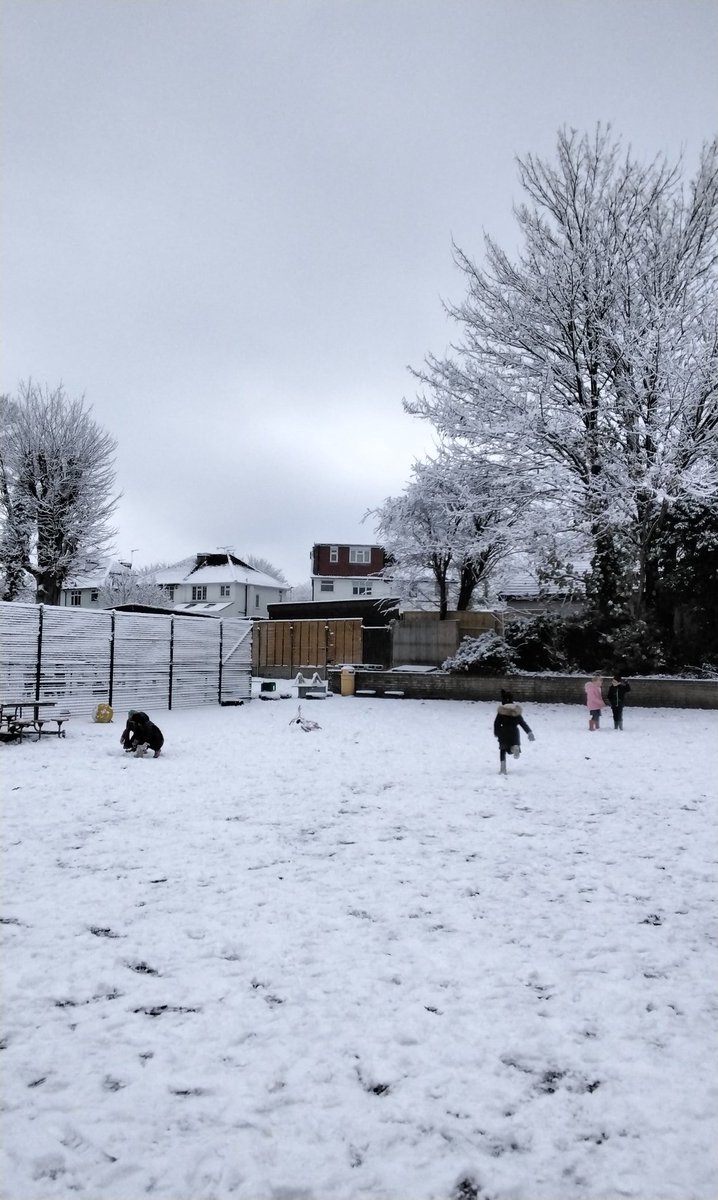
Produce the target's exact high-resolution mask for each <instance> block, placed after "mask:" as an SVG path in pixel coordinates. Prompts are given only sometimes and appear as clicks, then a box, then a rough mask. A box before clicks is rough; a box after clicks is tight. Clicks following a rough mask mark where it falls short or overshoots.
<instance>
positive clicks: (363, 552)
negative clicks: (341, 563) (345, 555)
mask: <svg viewBox="0 0 718 1200" xmlns="http://www.w3.org/2000/svg"><path fill="white" fill-rule="evenodd" d="M349 562H350V563H370V562H371V547H370V546H350V547H349Z"/></svg>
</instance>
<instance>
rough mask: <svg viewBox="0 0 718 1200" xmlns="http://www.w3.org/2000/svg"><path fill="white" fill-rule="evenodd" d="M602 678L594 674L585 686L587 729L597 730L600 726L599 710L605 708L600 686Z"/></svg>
mask: <svg viewBox="0 0 718 1200" xmlns="http://www.w3.org/2000/svg"><path fill="white" fill-rule="evenodd" d="M602 683H603V678H602V677H601V676H600V675H598V674H596V675H594V676H593V678H592V679H590V680H589V681H588V683H587V684H586V685H585V689H584V690H585V692H586V706H587V708H588V728H589V729H590V730H594V729H599V728H600V726H601V709H602V708H604V707H605V704H606V702H605V700H604V699H603V692H602V691H601V685H602Z"/></svg>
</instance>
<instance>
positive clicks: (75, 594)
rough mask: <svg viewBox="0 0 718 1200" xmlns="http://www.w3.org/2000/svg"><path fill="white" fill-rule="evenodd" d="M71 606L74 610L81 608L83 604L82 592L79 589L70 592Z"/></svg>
mask: <svg viewBox="0 0 718 1200" xmlns="http://www.w3.org/2000/svg"><path fill="white" fill-rule="evenodd" d="M70 604H71V605H72V606H73V607H74V608H79V607H80V605H81V604H82V592H81V591H80V589H79V588H74V589H73V590H72V591H71V592H70Z"/></svg>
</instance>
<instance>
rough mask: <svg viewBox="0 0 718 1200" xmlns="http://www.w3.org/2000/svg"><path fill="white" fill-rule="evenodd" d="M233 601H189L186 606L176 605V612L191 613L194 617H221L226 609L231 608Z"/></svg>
mask: <svg viewBox="0 0 718 1200" xmlns="http://www.w3.org/2000/svg"><path fill="white" fill-rule="evenodd" d="M231 607H232V601H231V600H188V601H187V602H186V603H184V604H175V606H174V611H175V612H178V613H179V612H183V613H187V612H191V613H192V614H193V615H197V614H199V613H202V615H205V614H207V615H210V616H219V614H220V613H221V612H223V611H224V609H225V608H231Z"/></svg>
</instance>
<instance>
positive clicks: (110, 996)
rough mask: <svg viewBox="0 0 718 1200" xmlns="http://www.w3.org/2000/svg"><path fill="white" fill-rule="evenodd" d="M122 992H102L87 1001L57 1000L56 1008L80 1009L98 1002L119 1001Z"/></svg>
mask: <svg viewBox="0 0 718 1200" xmlns="http://www.w3.org/2000/svg"><path fill="white" fill-rule="evenodd" d="M121 995H122V992H101V993H100V994H99V995H98V996H90V997H89V999H87V1000H72V999H67V1000H56V1001H55V1008H79V1007H80V1006H81V1005H83V1004H93V1003H95V1002H96V1001H97V1000H119V998H120V996H121Z"/></svg>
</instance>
